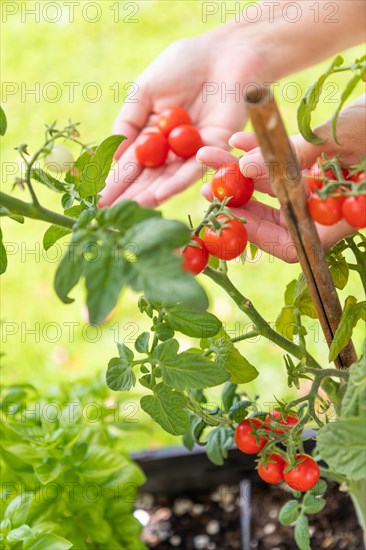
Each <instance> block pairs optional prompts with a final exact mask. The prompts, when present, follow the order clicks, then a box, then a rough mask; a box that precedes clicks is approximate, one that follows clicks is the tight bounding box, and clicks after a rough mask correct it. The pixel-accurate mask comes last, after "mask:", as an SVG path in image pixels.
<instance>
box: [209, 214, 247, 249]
mask: <svg viewBox="0 0 366 550" xmlns="http://www.w3.org/2000/svg"><path fill="white" fill-rule="evenodd" d="M217 219H218V221H225V226H224V227H223V228H222V229H221V231H220V233H216V231H214V230H213V229H211V228H209V227H207V228H206V229H205V232H204V234H203V242H204V243H205V246H206V248H207V250H208V251H209V253H210V254H211V255H212V256H215V258H220V259H221V260H233V259H234V258H237V257H238V256H240V254H242V252H243V251H244V249H245V247H246V245H247V242H248V235H247V230H246V229H245V227H244V225H243V224H242V223H241V222H240V221H239V220H237V219H230V218H228V217H227V216H226V215H225V214H222V215H221V216H218V217H217Z"/></svg>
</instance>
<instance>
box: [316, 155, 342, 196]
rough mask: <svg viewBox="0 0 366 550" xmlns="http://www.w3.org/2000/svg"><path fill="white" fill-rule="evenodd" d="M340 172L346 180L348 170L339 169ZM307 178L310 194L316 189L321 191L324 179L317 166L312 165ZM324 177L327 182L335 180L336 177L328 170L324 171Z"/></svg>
mask: <svg viewBox="0 0 366 550" xmlns="http://www.w3.org/2000/svg"><path fill="white" fill-rule="evenodd" d="M320 162H322V161H320ZM341 171H342V174H343V176H344V178H345V179H347V178H348V170H347V169H346V168H341ZM307 176H308V177H307V183H308V187H309V189H310V191H311V192H312V193H314V192H315V190H316V189H321V188H322V187H323V185H324V179H323V174H322V171H321V169H320V166H319V164H317V163H315V164H313V166H312V167H311V168H309V170H308V173H307ZM325 177H326V178H327V179H329V180H337V176H336V175H335V173H334V172H333V170H331V169H330V168H329V169H328V170H325Z"/></svg>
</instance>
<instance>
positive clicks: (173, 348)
mask: <svg viewBox="0 0 366 550" xmlns="http://www.w3.org/2000/svg"><path fill="white" fill-rule="evenodd" d="M178 349H179V344H178V342H177V340H168V341H167V342H163V343H162V344H159V345H158V346H157V347H156V348H155V350H154V353H153V358H154V359H155V360H156V361H157V363H158V365H159V367H160V369H161V373H162V377H163V380H164V382H165V383H166V384H167V385H168V386H171V387H172V388H176V389H177V390H180V391H183V390H185V389H186V388H193V389H203V388H208V387H212V386H218V385H219V384H222V383H223V382H226V380H227V379H228V378H229V374H228V373H227V372H226V370H225V369H224V368H223V367H221V366H220V365H219V364H217V363H213V362H212V361H210V360H209V359H207V358H206V357H204V356H203V355H201V354H200V353H191V352H190V351H189V350H187V351H184V352H183V353H178Z"/></svg>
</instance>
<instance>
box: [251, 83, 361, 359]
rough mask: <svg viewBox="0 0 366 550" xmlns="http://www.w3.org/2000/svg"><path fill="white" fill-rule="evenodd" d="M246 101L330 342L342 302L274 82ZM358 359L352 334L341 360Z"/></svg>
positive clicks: (312, 297) (340, 312) (254, 92)
mask: <svg viewBox="0 0 366 550" xmlns="http://www.w3.org/2000/svg"><path fill="white" fill-rule="evenodd" d="M245 102H246V107H247V109H248V113H249V116H250V119H251V121H252V124H253V127H254V130H255V133H256V136H257V139H258V144H259V146H260V148H261V151H262V155H263V159H264V162H265V165H266V167H267V169H268V172H269V180H270V183H271V184H272V186H273V190H274V192H275V193H276V196H277V198H278V200H279V202H280V205H281V208H282V210H283V213H284V216H285V219H286V222H287V226H288V230H289V232H290V235H291V238H292V240H293V243H294V245H295V247H296V250H297V253H298V258H299V262H300V265H301V267H302V270H303V272H304V275H305V277H306V281H307V284H308V288H309V291H310V296H311V299H312V300H313V303H314V305H315V308H316V311H317V314H318V317H319V321H320V324H321V327H322V329H323V332H324V335H325V338H326V341H327V344H328V346H330V345H331V343H332V341H333V338H334V334H335V331H336V329H337V327H338V324H339V321H340V318H341V315H342V308H341V304H340V302H339V298H338V295H337V291H336V289H335V286H334V283H333V279H332V276H331V273H330V270H329V267H328V264H327V261H326V258H325V252H324V248H323V245H322V244H321V242H320V240H319V236H318V233H317V231H316V228H315V225H314V222H313V220H312V219H311V218H310V217H309V215H308V210H307V197H306V193H305V187H304V185H303V183H302V174H301V168H300V166H299V163H298V161H297V158H296V155H295V153H294V151H293V150H292V148H291V145H290V141H289V138H288V136H287V134H286V130H285V128H284V126H283V122H282V119H281V116H280V113H279V111H278V108H277V105H276V103H275V100H274V98H273V95H272V93H271V92H270V90H269V88H267V87H263V88H260V89H256V90H254V91H253V90H252V91H250V92H248V93H247V95H246V98H245ZM355 361H356V353H355V350H354V347H353V343H352V341H351V340H350V341H349V343H348V344H347V346H346V347H345V348H344V349H343V350H342V351H341V353H340V354H339V356H338V357H337V359H336V360H335V364H336V367H337V368H347V367H349V366H350V365H351V364H352V363H354V362H355Z"/></svg>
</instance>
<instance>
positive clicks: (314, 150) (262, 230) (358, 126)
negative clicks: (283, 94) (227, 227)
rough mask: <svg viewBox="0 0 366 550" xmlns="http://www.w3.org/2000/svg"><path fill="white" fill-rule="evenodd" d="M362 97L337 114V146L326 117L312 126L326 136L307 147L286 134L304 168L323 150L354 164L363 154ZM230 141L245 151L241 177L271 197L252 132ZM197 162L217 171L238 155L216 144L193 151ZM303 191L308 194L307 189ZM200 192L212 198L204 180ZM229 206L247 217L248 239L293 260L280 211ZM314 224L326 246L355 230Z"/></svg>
mask: <svg viewBox="0 0 366 550" xmlns="http://www.w3.org/2000/svg"><path fill="white" fill-rule="evenodd" d="M365 99H366V96H363V97H361V98H359V99H357V100H356V101H355V102H354V103H352V104H351V105H350V106H349V107H348V108H347V109H344V110H343V111H342V112H341V114H340V117H339V121H338V126H337V133H338V138H339V142H340V144H341V145H338V144H336V143H335V142H334V141H332V139H331V129H330V122H329V121H328V122H327V123H325V124H323V125H322V126H320V127H318V128H317V129H316V130H315V132H316V133H317V134H318V135H320V136H321V137H322V138H323V139H326V140H327V141H326V142H325V143H323V144H320V145H312V144H310V143H308V142H307V141H305V140H304V139H303V137H302V136H300V135H296V136H293V137H291V138H290V139H291V143H292V146H293V148H294V150H295V153H296V156H297V158H298V160H299V163H300V166H301V167H302V168H303V169H306V168H309V167H310V166H311V165H312V164H314V162H316V160H317V158H318V157H319V156H320V155H321V153H325V154H327V155H328V156H329V157H333V156H335V155H336V154H340V155H341V158H342V160H343V161H344V162H345V163H346V164H354V163H357V162H359V159H360V155H362V154H363V153H364V151H365V147H366V132H365V127H366V104H365ZM229 144H230V145H231V146H232V147H234V148H237V149H241V150H243V151H246V152H247V153H246V155H244V157H242V158H241V159H240V160H239V164H240V169H241V171H242V173H243V174H244V175H245V176H247V177H251V178H253V179H254V182H255V189H256V191H258V192H259V193H263V194H265V195H269V196H271V197H274V192H273V189H272V185H271V183H270V181H269V179H268V175H267V171H266V168H265V165H264V161H263V158H262V154H261V151H260V149H259V147H258V146H257V140H256V137H255V135H254V134H252V133H248V132H239V133H236V134H234V135H233V136H232V137H231V138H230V140H229ZM197 160H199V161H200V162H202V163H203V164H204V165H206V166H208V167H211V168H214V169H217V168H218V166H220V165H221V164H228V163H232V162H237V161H238V158H237V157H235V156H234V155H232V154H231V153H229V152H227V151H224V150H222V149H220V148H217V147H203V148H202V149H200V150H199V151H198V153H197ZM306 190H307V192H308V193H310V192H309V190H308V188H307V187H306ZM202 194H203V195H204V196H205V197H206V198H207V199H208V200H212V193H211V188H210V184H209V183H206V184H205V185H204V186H203V187H202ZM232 210H233V212H234V213H235V214H236V215H238V216H240V217H244V218H246V220H247V221H248V224H247V226H246V228H247V232H248V237H249V241H250V242H252V243H253V244H255V245H256V246H258V247H259V248H260V249H262V250H264V251H265V252H268V253H270V254H272V255H274V256H276V257H278V258H281V259H282V260H284V261H286V262H294V261H297V256H296V250H295V248H294V245H293V243H292V240H291V236H290V233H289V231H288V229H287V226H286V221H285V219H284V216H283V213H282V211H281V209H279V208H274V207H272V206H269V205H267V204H264V203H262V202H260V200H258V201H254V200H251V201H249V202H248V203H247V204H246V205H245V207H244V208H235V209H232ZM316 227H317V230H318V234H319V237H320V240H321V242H322V243H323V245H324V246H325V248H326V249H328V248H330V247H332V246H334V245H335V244H336V243H337V242H338V241H340V240H341V239H342V238H344V237H346V236H348V235H351V234H352V233H354V232H355V229H354V228H353V227H351V226H350V225H348V224H347V223H346V222H345V221H341V222H339V223H337V224H335V225H333V226H323V225H319V224H316Z"/></svg>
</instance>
